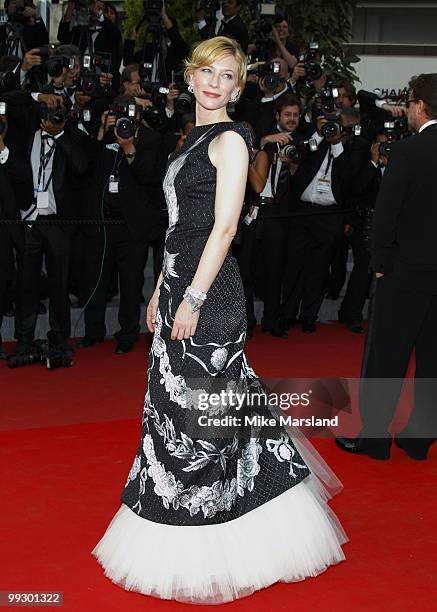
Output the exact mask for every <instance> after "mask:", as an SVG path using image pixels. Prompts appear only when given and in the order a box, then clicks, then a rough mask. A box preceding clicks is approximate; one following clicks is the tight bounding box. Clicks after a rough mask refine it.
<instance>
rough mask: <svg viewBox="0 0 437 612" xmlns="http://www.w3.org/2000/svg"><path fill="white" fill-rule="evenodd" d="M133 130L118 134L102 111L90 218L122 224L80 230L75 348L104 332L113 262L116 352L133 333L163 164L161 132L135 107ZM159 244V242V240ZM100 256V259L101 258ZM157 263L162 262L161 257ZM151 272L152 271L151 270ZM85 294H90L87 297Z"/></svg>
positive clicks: (159, 209) (122, 99)
mask: <svg viewBox="0 0 437 612" xmlns="http://www.w3.org/2000/svg"><path fill="white" fill-rule="evenodd" d="M114 104H115V105H117V106H121V105H129V104H135V101H134V98H132V97H131V96H126V95H123V96H118V97H117V98H116V99H115V100H114ZM136 122H137V127H136V130H135V135H134V136H132V137H129V138H121V137H120V135H119V134H118V131H117V128H116V127H115V126H116V117H115V116H114V115H108V112H107V111H105V113H103V115H102V123H101V128H100V131H99V134H98V137H97V142H96V143H95V164H96V171H95V175H94V181H93V185H94V190H93V193H92V194H91V197H90V208H89V210H88V211H87V216H88V217H89V218H96V219H97V218H101V217H102V215H103V216H104V218H105V219H113V220H119V221H121V222H124V223H121V224H117V225H108V226H107V227H106V229H105V230H103V228H99V229H97V228H87V230H86V231H84V236H83V246H84V254H85V258H84V259H85V260H84V270H85V275H86V278H85V294H84V295H83V301H84V302H85V303H86V302H87V301H88V300H89V303H88V304H87V305H86V308H85V337H84V338H83V339H82V340H80V341H79V343H78V346H79V347H80V348H87V347H89V346H92V345H93V344H95V343H96V342H101V341H102V340H103V338H104V336H105V334H106V326H105V310H106V298H107V295H108V290H109V284H110V282H111V274H110V273H111V269H112V265H113V264H115V266H116V268H117V271H118V274H119V279H120V308H119V316H118V320H119V323H120V331H119V332H117V334H116V338H117V341H118V343H117V347H116V353H118V354H122V353H128V352H130V351H131V350H132V348H133V345H134V343H135V342H136V340H137V339H138V335H139V331H140V325H139V319H140V307H141V292H142V287H143V283H144V265H145V262H146V258H147V252H148V247H149V242H152V241H153V240H154V239H156V238H157V236H159V235H162V231H161V229H160V228H161V227H162V226H163V216H162V213H163V209H164V206H165V204H164V201H163V193H162V187H161V183H162V177H163V172H164V166H165V156H164V155H163V153H164V147H163V143H162V139H161V136H160V135H159V134H158V133H157V132H155V131H154V130H152V129H151V128H149V127H146V126H145V125H144V124H143V123H141V117H140V113H139V112H138V111H137V116H136ZM162 247H163V243H162ZM102 260H103V261H102ZM155 263H156V264H157V272H158V275H159V270H160V268H161V264H162V259H161V261H160V262H155ZM155 273H156V272H155ZM90 296H92V297H91V299H90Z"/></svg>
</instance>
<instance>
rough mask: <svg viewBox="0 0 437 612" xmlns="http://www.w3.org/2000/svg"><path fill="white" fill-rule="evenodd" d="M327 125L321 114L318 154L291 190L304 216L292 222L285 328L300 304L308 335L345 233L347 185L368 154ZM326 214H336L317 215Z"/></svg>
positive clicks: (301, 170) (303, 166) (302, 168)
mask: <svg viewBox="0 0 437 612" xmlns="http://www.w3.org/2000/svg"><path fill="white" fill-rule="evenodd" d="M341 120H342V122H343V117H341ZM326 121H327V120H326V118H325V117H324V116H322V115H321V116H319V117H318V118H317V130H316V132H314V133H313V135H312V139H313V140H315V141H316V142H317V144H318V147H317V150H316V151H310V152H308V154H307V156H306V157H305V158H304V159H303V161H302V162H301V163H300V165H299V168H298V170H297V172H296V174H295V176H294V181H293V191H292V200H293V210H294V211H296V212H299V213H302V215H301V216H298V217H296V218H293V219H292V221H291V223H290V237H289V241H288V254H287V271H286V276H285V280H284V291H283V301H282V305H281V311H282V312H281V321H280V325H281V327H283V328H284V329H288V328H289V327H290V325H292V324H293V322H294V320H295V317H296V316H297V313H298V311H299V303H301V306H300V320H301V322H302V331H303V332H305V333H313V332H315V331H316V325H315V322H316V320H317V316H318V312H319V309H320V306H321V303H322V301H323V295H324V292H325V288H326V282H327V278H328V272H329V266H330V264H331V261H332V258H333V255H334V253H335V249H336V246H337V244H338V242H339V240H340V239H341V237H342V235H343V231H344V215H343V213H342V208H344V206H345V204H346V199H347V190H348V185H349V183H350V181H351V180H352V179H353V177H354V176H356V175H357V174H358V172H359V170H360V169H361V167H362V165H363V159H364V156H366V157H367V155H368V144H367V142H366V141H365V142H360V141H359V140H356V139H349V136H348V134H347V132H340V131H339V133H338V134H337V135H335V136H332V137H331V136H328V135H326V136H324V135H323V134H324V132H323V125H324V124H325V123H326ZM325 210H329V211H330V213H331V214H317V213H322V211H325ZM312 213H314V214H312Z"/></svg>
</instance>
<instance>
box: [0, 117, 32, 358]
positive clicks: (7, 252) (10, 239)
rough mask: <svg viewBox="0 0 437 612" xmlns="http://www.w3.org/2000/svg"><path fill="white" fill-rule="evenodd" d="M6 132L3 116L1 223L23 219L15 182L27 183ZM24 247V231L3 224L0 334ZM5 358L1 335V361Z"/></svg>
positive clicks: (0, 235) (0, 140) (0, 135)
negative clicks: (17, 255) (16, 261)
mask: <svg viewBox="0 0 437 612" xmlns="http://www.w3.org/2000/svg"><path fill="white" fill-rule="evenodd" d="M7 131H8V121H7V117H6V115H4V114H3V115H0V219H20V209H19V206H18V202H17V199H16V196H15V191H14V185H13V181H17V182H20V181H23V180H25V176H26V170H27V169H26V166H25V163H24V160H22V159H20V157H19V156H18V155H17V153H16V152H15V151H14V150H13V148H12V147H11V146H10V145H9V147H8V138H7ZM23 244H24V242H23V228H22V227H20V226H19V225H10V226H8V225H3V224H0V332H1V326H2V319H3V313H4V312H5V308H6V306H7V298H8V290H7V288H8V283H9V282H10V280H11V276H14V265H13V262H14V255H15V253H19V252H21V251H22V249H23ZM5 357H6V353H5V351H4V350H3V348H2V340H1V333H0V359H4V358H5Z"/></svg>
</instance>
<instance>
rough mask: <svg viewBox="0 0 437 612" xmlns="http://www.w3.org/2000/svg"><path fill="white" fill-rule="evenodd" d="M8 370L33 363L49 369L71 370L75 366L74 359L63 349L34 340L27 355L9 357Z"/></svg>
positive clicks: (18, 354) (20, 354)
mask: <svg viewBox="0 0 437 612" xmlns="http://www.w3.org/2000/svg"><path fill="white" fill-rule="evenodd" d="M6 362H7V366H8V368H11V369H14V368H21V367H22V366H25V365H31V364H32V363H42V364H43V365H45V366H46V367H47V368H48V369H50V370H54V369H56V368H61V367H62V368H69V367H71V366H72V365H73V360H72V358H71V357H70V356H69V355H67V354H66V353H65V352H64V351H63V350H62V349H61V348H59V347H58V346H55V345H53V344H51V343H50V342H49V341H47V342H43V341H42V340H34V341H33V342H32V345H31V348H30V349H29V350H28V351H27V352H26V353H17V354H15V355H8V357H7V359H6Z"/></svg>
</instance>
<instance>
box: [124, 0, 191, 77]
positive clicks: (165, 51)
mask: <svg viewBox="0 0 437 612" xmlns="http://www.w3.org/2000/svg"><path fill="white" fill-rule="evenodd" d="M145 16H146V17H147V13H146V15H145ZM160 23H161V30H160V32H161V36H162V41H161V47H160V48H159V49H157V48H156V45H153V43H152V42H145V43H144V46H143V49H142V50H141V51H138V52H135V41H136V37H137V30H138V25H137V26H135V27H134V28H133V29H132V32H131V34H130V36H129V37H126V39H125V41H124V45H123V63H124V65H125V66H128V65H129V64H133V63H137V64H139V63H143V62H146V63H149V64H152V69H151V72H150V80H151V81H153V82H156V81H159V82H160V84H162V85H167V83H168V82H169V81H171V80H172V73H173V72H177V71H178V70H180V69H181V67H182V64H183V60H184V59H185V57H186V56H187V55H188V51H189V47H188V45H187V43H186V42H185V41H184V39H183V38H182V36H181V34H180V32H179V28H178V26H177V22H176V20H175V19H174V17H171V16H169V15H168V13H167V9H166V6H165V2H164V1H163V2H162V8H161V12H160Z"/></svg>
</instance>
